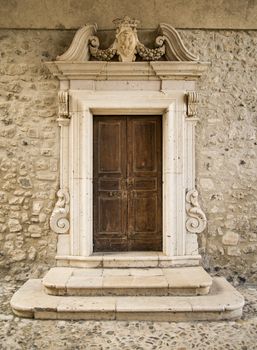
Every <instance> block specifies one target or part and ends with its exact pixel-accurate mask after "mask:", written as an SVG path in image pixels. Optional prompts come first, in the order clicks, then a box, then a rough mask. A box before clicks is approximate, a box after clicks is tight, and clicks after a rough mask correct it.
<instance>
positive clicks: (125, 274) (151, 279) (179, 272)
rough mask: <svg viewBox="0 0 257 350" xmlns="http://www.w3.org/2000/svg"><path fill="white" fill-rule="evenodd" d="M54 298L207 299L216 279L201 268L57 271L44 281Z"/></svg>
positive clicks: (53, 269) (62, 269)
mask: <svg viewBox="0 0 257 350" xmlns="http://www.w3.org/2000/svg"><path fill="white" fill-rule="evenodd" d="M42 284H43V286H44V288H45V292H46V293H47V294H50V295H71V296H72V295H80V296H104V295H124V296H131V295H134V296H136V295H151V296H156V295H159V296H161V295H166V296H167V295H181V296H183V295H205V294H208V293H209V289H210V287H211V285H212V278H211V277H210V276H209V274H208V273H207V272H206V271H205V270H204V269H203V268H202V267H201V266H197V267H180V268H119V269H115V268H95V269H92V268H91V269H86V268H84V269H81V268H71V267H54V268H52V269H50V270H49V272H48V273H47V274H46V276H45V277H44V278H43V280H42Z"/></svg>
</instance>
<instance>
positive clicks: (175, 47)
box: [159, 23, 199, 61]
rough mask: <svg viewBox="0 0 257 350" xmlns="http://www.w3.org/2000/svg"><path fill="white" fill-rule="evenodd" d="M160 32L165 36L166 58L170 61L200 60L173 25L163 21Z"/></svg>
mask: <svg viewBox="0 0 257 350" xmlns="http://www.w3.org/2000/svg"><path fill="white" fill-rule="evenodd" d="M159 33H160V34H161V35H162V36H163V37H164V38H165V46H166V58H167V60H168V61H174V58H175V60H178V61H198V60H199V58H198V57H197V56H195V55H193V54H192V53H191V52H189V51H188V50H187V48H186V47H185V45H184V43H183V41H182V39H181V36H180V35H179V33H178V32H177V31H176V29H175V28H173V27H172V26H171V25H169V24H166V23H161V24H160V25H159Z"/></svg>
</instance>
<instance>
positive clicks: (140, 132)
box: [93, 116, 162, 252]
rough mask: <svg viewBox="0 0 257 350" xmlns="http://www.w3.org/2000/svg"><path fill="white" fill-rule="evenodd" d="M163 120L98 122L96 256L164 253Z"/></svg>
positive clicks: (134, 118)
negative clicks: (122, 253)
mask: <svg viewBox="0 0 257 350" xmlns="http://www.w3.org/2000/svg"><path fill="white" fill-rule="evenodd" d="M161 135H162V130H161V117H157V116H154V117H152V116H130V117H125V116H114V117H109V116H108V117H105V116H104V117H94V167H93V168H94V181H93V187H94V196H93V197H94V203H93V210H94V215H93V216H94V224H93V227H94V228H93V229H94V251H95V252H99V251H102V252H104V251H161V250H162V140H161Z"/></svg>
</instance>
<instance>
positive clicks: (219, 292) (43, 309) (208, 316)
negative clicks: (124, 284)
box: [11, 277, 244, 321]
mask: <svg viewBox="0 0 257 350" xmlns="http://www.w3.org/2000/svg"><path fill="white" fill-rule="evenodd" d="M243 305H244V299H243V297H242V296H241V295H240V293H238V292H237V291H236V289H235V288H233V287H232V286H231V285H230V284H229V283H228V282H227V281H226V280H225V279H224V278H222V277H216V278H214V279H213V284H212V287H211V290H210V293H209V294H208V295H204V296H183V297H182V296H180V297H179V296H162V297H159V296H145V297H144V296H132V297H124V296H112V297H109V296H104V297H84V296H81V297H79V296H76V297H75V296H74V297H72V296H51V295H47V294H45V293H44V290H43V286H42V284H41V280H39V279H37V280H35V279H31V280H29V281H27V282H26V283H25V284H24V285H23V286H22V287H21V288H20V289H19V290H18V291H17V292H16V293H15V294H14V296H13V297H12V299H11V306H12V309H13V311H14V313H15V314H16V315H17V316H20V317H28V318H35V319H59V320H64V319H73V320H149V321H193V320H194V321H197V320H210V321H212V320H213V321H214V320H216V321H217V320H224V319H226V320H228V319H236V318H240V317H241V315H242V308H243Z"/></svg>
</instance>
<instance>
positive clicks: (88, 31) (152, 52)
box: [57, 16, 198, 62]
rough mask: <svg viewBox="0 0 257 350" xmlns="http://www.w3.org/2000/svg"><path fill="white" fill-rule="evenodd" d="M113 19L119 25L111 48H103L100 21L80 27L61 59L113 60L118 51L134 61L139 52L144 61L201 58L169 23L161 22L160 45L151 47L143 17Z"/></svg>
mask: <svg viewBox="0 0 257 350" xmlns="http://www.w3.org/2000/svg"><path fill="white" fill-rule="evenodd" d="M113 22H114V25H115V27H116V34H115V40H114V42H113V44H112V45H111V46H110V47H109V48H108V49H104V50H102V49H100V48H99V46H100V43H99V39H98V37H97V36H96V31H97V26H96V24H94V25H86V26H84V27H82V28H80V29H79V30H78V31H77V33H76V34H75V36H74V39H73V41H72V43H71V46H70V47H69V49H68V50H67V51H66V52H65V53H64V54H63V55H61V56H58V57H57V61H66V62H67V61H69V62H84V61H89V60H90V56H93V57H95V58H96V59H97V60H100V61H110V60H111V59H112V58H113V57H114V56H115V55H117V56H118V57H119V60H120V61H122V62H133V61H135V60H136V55H138V56H140V57H141V59H142V60H144V61H156V60H159V59H160V58H161V57H163V58H164V60H166V61H190V62H194V61H198V57H196V56H195V55H193V54H192V53H191V52H189V51H188V50H187V49H186V47H185V45H184V43H183V41H182V39H181V37H180V35H179V33H178V32H177V31H176V30H175V29H174V28H173V27H172V26H170V25H169V24H165V23H161V24H160V25H159V28H158V33H159V35H160V36H158V37H157V38H156V40H155V46H156V47H155V48H154V49H149V48H147V47H145V45H144V44H143V43H141V42H140V41H139V39H138V36H137V26H138V23H139V21H137V20H134V19H130V18H129V17H127V16H125V17H124V18H122V19H116V20H114V21H113Z"/></svg>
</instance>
